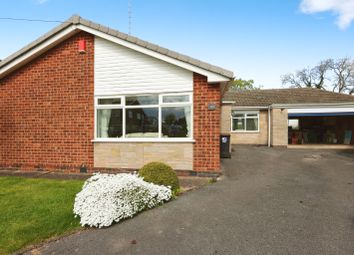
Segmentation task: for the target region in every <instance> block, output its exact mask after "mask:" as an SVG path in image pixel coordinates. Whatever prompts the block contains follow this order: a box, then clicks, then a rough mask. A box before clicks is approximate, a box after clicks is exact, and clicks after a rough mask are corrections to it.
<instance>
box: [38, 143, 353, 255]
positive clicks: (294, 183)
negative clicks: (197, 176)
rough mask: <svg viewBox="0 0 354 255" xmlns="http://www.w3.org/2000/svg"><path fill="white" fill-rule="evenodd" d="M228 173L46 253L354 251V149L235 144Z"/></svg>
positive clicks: (46, 248)
mask: <svg viewBox="0 0 354 255" xmlns="http://www.w3.org/2000/svg"><path fill="white" fill-rule="evenodd" d="M232 156H233V158H232V159H230V160H229V159H226V160H224V161H223V166H224V168H225V177H224V180H222V181H220V182H217V183H215V184H210V185H208V186H207V187H204V188H202V189H200V190H197V191H193V192H189V193H187V194H185V195H182V196H181V197H179V198H178V199H177V200H176V201H173V202H170V203H168V204H165V205H164V206H161V207H159V208H156V209H153V210H150V211H147V212H144V213H141V214H139V215H138V216H137V217H135V218H134V219H132V220H126V221H124V222H122V223H120V224H116V225H114V226H113V227H110V228H107V229H101V230H89V231H83V232H81V233H78V234H74V235H71V236H69V237H65V238H63V239H61V240H59V241H56V242H52V243H49V244H46V245H45V246H43V247H42V248H40V249H39V251H35V252H38V253H39V252H40V253H43V254H85V255H87V254H144V255H149V254H154V255H156V254H193V255H196V254H215V255H216V254H354V154H350V153H344V152H336V151H319V150H287V149H279V148H278V149H277V148H265V147H248V146H238V147H235V152H234V153H233V155H232Z"/></svg>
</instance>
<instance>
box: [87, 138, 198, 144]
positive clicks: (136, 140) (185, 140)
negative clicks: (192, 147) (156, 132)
mask: <svg viewBox="0 0 354 255" xmlns="http://www.w3.org/2000/svg"><path fill="white" fill-rule="evenodd" d="M91 142H93V143H194V142H195V140H194V139H190V138H180V139H178V138H175V139H173V138H170V139H166V138H165V139H161V138H160V139H159V138H145V139H144V138H129V139H127V138H126V139H94V140H91Z"/></svg>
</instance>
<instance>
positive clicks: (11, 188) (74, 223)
mask: <svg viewBox="0 0 354 255" xmlns="http://www.w3.org/2000/svg"><path fill="white" fill-rule="evenodd" d="M83 182H84V181H79V180H49V179H29V178H21V177H0V254H9V253H12V252H14V251H17V250H19V249H21V248H24V247H26V246H27V245H30V244H36V243H39V242H41V241H43V240H45V239H48V238H50V237H54V236H59V235H62V234H64V233H68V232H71V231H74V230H76V229H80V225H79V219H78V218H74V215H73V204H74V198H75V194H76V193H77V192H79V191H80V190H81V188H82V185H83Z"/></svg>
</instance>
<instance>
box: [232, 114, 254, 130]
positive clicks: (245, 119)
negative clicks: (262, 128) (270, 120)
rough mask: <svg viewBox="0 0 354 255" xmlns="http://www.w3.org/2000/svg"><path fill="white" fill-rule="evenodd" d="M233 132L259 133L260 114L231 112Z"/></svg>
mask: <svg viewBox="0 0 354 255" xmlns="http://www.w3.org/2000/svg"><path fill="white" fill-rule="evenodd" d="M231 131H235V132H247V131H250V132H258V131H259V112H240V111H235V110H233V111H231Z"/></svg>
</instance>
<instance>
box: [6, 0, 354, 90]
mask: <svg viewBox="0 0 354 255" xmlns="http://www.w3.org/2000/svg"><path fill="white" fill-rule="evenodd" d="M129 2H130V3H131V4H130V5H131V34H132V35H134V36H137V37H139V38H140V39H143V40H147V41H149V42H152V43H155V44H158V45H160V46H163V47H166V48H168V49H171V50H174V51H177V52H179V53H183V54H186V55H189V56H191V57H193V58H197V59H200V60H203V61H206V62H208V63H210V64H213V65H217V66H220V67H222V68H225V69H228V70H231V71H233V72H234V74H235V77H236V78H242V79H247V80H248V79H253V80H254V81H255V84H256V85H257V86H262V87H263V88H278V87H282V84H281V79H280V77H281V75H283V74H287V73H291V72H295V71H296V70H299V69H302V68H304V67H308V66H310V67H311V66H314V65H316V64H317V63H318V62H320V61H321V60H324V59H327V58H335V59H336V58H343V57H354V0H267V1H264V0H1V3H0V31H1V33H2V36H1V39H0V59H4V58H5V57H7V56H8V55H10V54H11V53H13V52H15V51H17V50H19V49H20V48H22V47H24V46H25V45H27V44H28V43H30V42H32V41H33V40H35V39H36V38H38V37H40V36H41V35H42V34H44V33H46V32H47V31H49V30H50V29H51V28H53V27H55V26H56V25H58V23H51V22H28V21H13V20H4V19H2V18H24V19H40V20H57V21H64V20H66V19H68V18H69V17H70V16H71V15H73V14H78V15H80V16H82V17H83V18H86V19H90V20H92V21H94V22H97V23H100V24H103V25H106V26H109V27H111V28H114V29H117V30H119V31H121V32H124V33H128V32H129V25H128V24H129V22H128V21H129V18H128V17H129V15H128V9H129V8H128V6H129Z"/></svg>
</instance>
